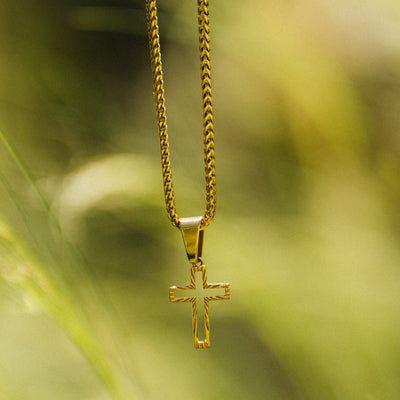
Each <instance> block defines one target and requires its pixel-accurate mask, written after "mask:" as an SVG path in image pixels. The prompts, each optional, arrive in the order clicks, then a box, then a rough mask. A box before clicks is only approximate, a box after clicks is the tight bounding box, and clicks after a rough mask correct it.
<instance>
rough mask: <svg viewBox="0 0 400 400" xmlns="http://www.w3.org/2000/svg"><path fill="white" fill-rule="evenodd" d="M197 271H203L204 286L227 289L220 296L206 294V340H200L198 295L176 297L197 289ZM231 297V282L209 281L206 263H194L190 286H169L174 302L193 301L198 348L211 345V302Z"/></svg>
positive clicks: (194, 331) (195, 343)
mask: <svg viewBox="0 0 400 400" xmlns="http://www.w3.org/2000/svg"><path fill="white" fill-rule="evenodd" d="M196 272H201V275H202V287H203V289H204V290H207V289H225V293H224V294H223V295H219V296H204V297H203V299H204V336H205V337H204V340H199V333H198V316H197V297H196V296H188V297H176V296H175V294H176V292H181V291H188V290H194V289H196ZM229 298H230V285H229V283H208V282H207V270H206V267H205V265H199V266H197V265H192V268H191V271H190V285H188V286H171V287H170V288H169V300H170V301H171V302H172V303H185V302H191V303H192V319H193V337H194V346H195V347H196V348H197V349H204V348H207V347H209V346H210V315H209V314H210V313H209V311H210V310H209V302H210V301H212V300H228V299H229Z"/></svg>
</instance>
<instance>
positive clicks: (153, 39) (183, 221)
mask: <svg viewBox="0 0 400 400" xmlns="http://www.w3.org/2000/svg"><path fill="white" fill-rule="evenodd" d="M145 2H146V17H147V30H148V35H149V46H150V59H151V66H152V72H153V85H154V97H155V102H156V112H157V123H158V133H159V139H160V151H161V167H162V176H163V183H164V197H165V204H166V208H167V214H168V218H169V220H170V221H171V223H172V225H174V226H175V227H176V228H178V229H180V231H181V233H182V237H183V242H184V245H185V249H186V254H187V256H188V259H189V262H190V264H191V270H190V285H188V286H172V287H170V289H169V299H170V301H171V302H173V303H183V302H191V303H192V321H193V336H194V345H195V347H196V348H206V347H209V346H210V319H209V302H210V301H212V300H225V299H229V297H230V286H229V283H208V281H207V272H206V267H205V265H204V263H203V260H202V258H201V256H202V249H203V239H204V230H205V228H206V227H207V226H208V225H209V224H210V223H211V222H212V220H213V218H214V215H215V211H216V202H217V196H216V187H217V185H216V172H215V147H214V122H213V108H212V94H211V64H210V28H209V11H208V0H198V1H197V3H198V25H199V42H200V66H201V87H202V98H203V135H204V164H205V178H206V210H205V213H204V215H203V216H201V217H190V218H179V216H178V214H177V211H176V205H175V194H174V188H173V183H172V173H171V157H170V151H169V143H168V130H167V115H166V107H165V97H164V82H163V70H162V62H161V48H160V36H159V29H158V18H157V5H156V0H145ZM196 273H201V277H202V288H203V290H207V291H208V289H224V294H222V295H204V296H203V299H204V340H199V335H198V310H197V297H196V296H194V295H193V296H188V293H187V292H186V291H189V290H190V291H193V290H194V289H196V278H195V277H196ZM181 291H185V292H186V294H187V295H186V296H185V297H177V295H176V294H177V292H181Z"/></svg>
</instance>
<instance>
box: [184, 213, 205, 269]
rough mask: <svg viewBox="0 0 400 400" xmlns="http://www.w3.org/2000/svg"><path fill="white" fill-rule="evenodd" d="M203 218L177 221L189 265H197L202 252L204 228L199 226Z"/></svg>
mask: <svg viewBox="0 0 400 400" xmlns="http://www.w3.org/2000/svg"><path fill="white" fill-rule="evenodd" d="M202 219H203V217H189V218H180V219H179V228H180V230H181V232H182V237H183V243H184V244H185V249H186V254H187V256H188V259H189V261H190V263H191V264H197V263H198V262H199V261H200V260H199V258H200V257H201V255H202V252H203V239H204V228H203V226H202V225H201V221H202Z"/></svg>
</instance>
